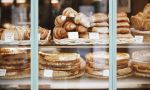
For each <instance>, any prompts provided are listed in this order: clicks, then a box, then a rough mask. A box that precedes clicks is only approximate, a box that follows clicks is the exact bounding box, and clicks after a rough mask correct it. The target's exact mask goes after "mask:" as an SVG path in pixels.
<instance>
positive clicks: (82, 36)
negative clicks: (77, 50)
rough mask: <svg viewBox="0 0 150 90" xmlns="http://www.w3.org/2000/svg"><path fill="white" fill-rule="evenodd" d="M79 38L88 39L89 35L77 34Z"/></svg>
mask: <svg viewBox="0 0 150 90" xmlns="http://www.w3.org/2000/svg"><path fill="white" fill-rule="evenodd" d="M79 37H80V38H85V39H89V33H88V32H86V33H80V34H79Z"/></svg>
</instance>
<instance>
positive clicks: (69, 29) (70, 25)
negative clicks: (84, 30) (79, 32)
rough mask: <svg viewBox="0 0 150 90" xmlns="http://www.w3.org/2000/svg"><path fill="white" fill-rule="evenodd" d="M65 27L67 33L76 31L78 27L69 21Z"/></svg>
mask: <svg viewBox="0 0 150 90" xmlns="http://www.w3.org/2000/svg"><path fill="white" fill-rule="evenodd" d="M63 27H64V28H65V30H66V31H74V30H75V29H76V27H77V26H76V25H75V24H74V23H73V22H71V21H67V22H66V23H65V24H64V26H63Z"/></svg>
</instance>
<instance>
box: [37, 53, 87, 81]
mask: <svg viewBox="0 0 150 90" xmlns="http://www.w3.org/2000/svg"><path fill="white" fill-rule="evenodd" d="M39 56H40V59H39V65H40V66H39V67H40V76H41V77H45V76H44V73H45V72H44V71H45V70H51V71H52V73H49V76H51V77H50V78H52V79H71V78H76V77H80V76H81V75H83V73H84V66H85V62H84V61H83V60H82V59H81V58H80V57H79V55H78V54H76V53H56V54H48V53H46V52H39Z"/></svg>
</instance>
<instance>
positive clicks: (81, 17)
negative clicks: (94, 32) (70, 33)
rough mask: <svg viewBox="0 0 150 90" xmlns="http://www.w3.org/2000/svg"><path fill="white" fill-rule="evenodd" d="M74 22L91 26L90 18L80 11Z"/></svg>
mask: <svg viewBox="0 0 150 90" xmlns="http://www.w3.org/2000/svg"><path fill="white" fill-rule="evenodd" d="M74 22H75V23H76V24H80V25H83V26H84V27H87V28H89V27H90V19H89V18H88V17H87V16H86V15H85V14H83V13H78V14H77V15H76V17H75V19H74Z"/></svg>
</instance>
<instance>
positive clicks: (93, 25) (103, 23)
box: [91, 22, 109, 27]
mask: <svg viewBox="0 0 150 90" xmlns="http://www.w3.org/2000/svg"><path fill="white" fill-rule="evenodd" d="M108 26H109V25H108V23H107V22H100V23H91V27H108Z"/></svg>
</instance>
